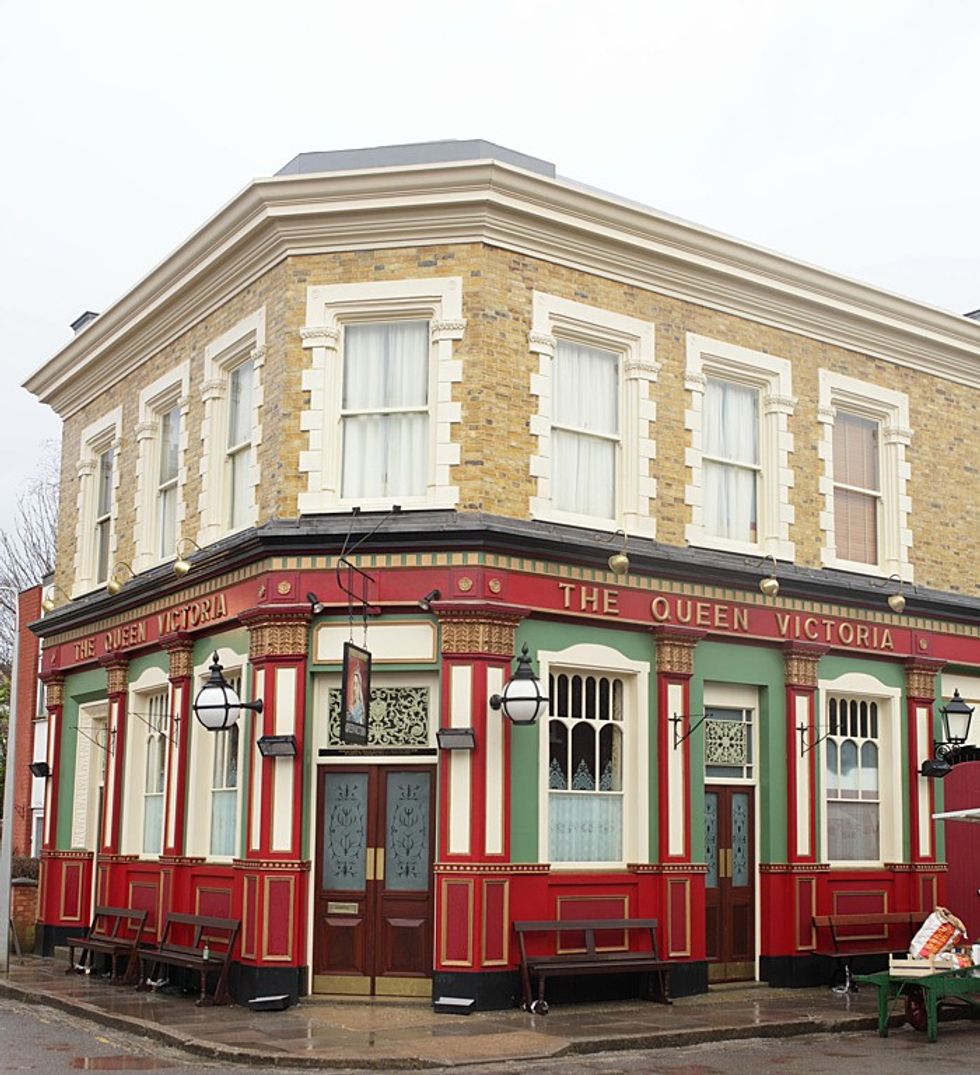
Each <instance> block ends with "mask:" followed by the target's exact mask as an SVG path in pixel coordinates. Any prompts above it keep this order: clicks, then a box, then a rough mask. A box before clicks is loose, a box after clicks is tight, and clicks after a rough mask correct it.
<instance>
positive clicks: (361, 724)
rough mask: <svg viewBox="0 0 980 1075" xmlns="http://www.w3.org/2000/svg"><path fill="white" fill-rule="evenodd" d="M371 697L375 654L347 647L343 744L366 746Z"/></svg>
mask: <svg viewBox="0 0 980 1075" xmlns="http://www.w3.org/2000/svg"><path fill="white" fill-rule="evenodd" d="M370 697H371V654H370V653H369V652H368V651H367V650H366V649H361V647H360V646H355V645H354V643H353V642H345V643H344V682H343V690H342V692H341V706H340V741H341V742H342V743H349V744H352V745H354V746H365V745H366V744H367V741H368V700H369V699H370Z"/></svg>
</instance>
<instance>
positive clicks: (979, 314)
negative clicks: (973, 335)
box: [963, 310, 980, 321]
mask: <svg viewBox="0 0 980 1075" xmlns="http://www.w3.org/2000/svg"><path fill="white" fill-rule="evenodd" d="M963 316H964V317H969V318H970V319H971V320H973V321H980V310H971V311H970V312H969V313H968V314H964V315H963Z"/></svg>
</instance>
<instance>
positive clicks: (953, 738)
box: [939, 690, 973, 746]
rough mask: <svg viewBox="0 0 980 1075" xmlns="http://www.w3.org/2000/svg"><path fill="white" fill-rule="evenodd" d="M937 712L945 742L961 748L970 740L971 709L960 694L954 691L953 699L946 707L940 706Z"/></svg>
mask: <svg viewBox="0 0 980 1075" xmlns="http://www.w3.org/2000/svg"><path fill="white" fill-rule="evenodd" d="M939 712H940V713H941V714H942V718H943V730H944V731H945V732H946V742H947V743H949V744H951V745H952V746H962V744H963V743H965V742H966V741H967V739H969V738H970V718H971V717H972V716H973V707H972V706H968V705H967V704H966V702H964V701H963V699H962V698H961V697H960V692H959V691H958V690H955V691H953V697H952V698H950V700H949V701H948V702H947V703H946V705H944V706H940V708H939Z"/></svg>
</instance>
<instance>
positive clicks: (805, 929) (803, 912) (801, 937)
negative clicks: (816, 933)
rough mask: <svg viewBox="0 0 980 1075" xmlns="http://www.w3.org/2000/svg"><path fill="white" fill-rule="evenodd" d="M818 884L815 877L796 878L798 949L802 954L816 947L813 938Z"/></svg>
mask: <svg viewBox="0 0 980 1075" xmlns="http://www.w3.org/2000/svg"><path fill="white" fill-rule="evenodd" d="M816 901H817V882H816V880H815V878H813V877H797V878H796V948H797V950H798V951H800V952H812V951H813V949H814V948H815V947H816V943H815V941H814V937H813V921H812V919H813V915H814V914H815V913H816V906H817V902H816Z"/></svg>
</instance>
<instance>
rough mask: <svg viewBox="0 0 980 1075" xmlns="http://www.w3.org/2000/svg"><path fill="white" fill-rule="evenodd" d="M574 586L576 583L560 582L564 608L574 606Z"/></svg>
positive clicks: (559, 586) (559, 587)
mask: <svg viewBox="0 0 980 1075" xmlns="http://www.w3.org/2000/svg"><path fill="white" fill-rule="evenodd" d="M574 588H575V587H574V584H573V583H571V582H559V583H558V589H559V590H561V601H562V608H571V607H572V590H573V589H574Z"/></svg>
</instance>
